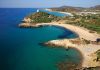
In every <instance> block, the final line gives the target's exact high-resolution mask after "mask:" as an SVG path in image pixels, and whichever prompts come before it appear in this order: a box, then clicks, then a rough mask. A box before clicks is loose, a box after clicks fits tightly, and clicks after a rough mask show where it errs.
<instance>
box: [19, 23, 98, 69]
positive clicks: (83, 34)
mask: <svg viewBox="0 0 100 70" xmlns="http://www.w3.org/2000/svg"><path fill="white" fill-rule="evenodd" d="M59 23H60V24H59ZM46 25H48V26H52V25H53V26H60V27H64V28H65V29H69V30H70V31H72V32H75V33H76V34H78V35H79V38H76V39H61V40H51V41H48V42H45V43H42V44H43V45H46V46H50V47H64V48H67V49H68V48H76V49H78V50H79V51H81V53H82V55H83V57H84V60H83V62H82V67H83V68H92V67H98V66H100V62H97V61H94V60H95V59H97V56H96V55H91V54H94V53H95V52H96V51H97V50H100V42H98V43H97V42H96V39H97V38H99V37H100V35H98V34H95V33H89V30H87V29H84V28H81V27H77V26H74V25H70V24H63V23H62V22H52V23H37V24H35V23H29V22H27V23H21V24H19V27H24V28H31V27H42V26H46ZM76 70H78V69H76ZM79 70H81V69H79ZM83 70H84V69H83Z"/></svg>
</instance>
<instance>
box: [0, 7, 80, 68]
mask: <svg viewBox="0 0 100 70" xmlns="http://www.w3.org/2000/svg"><path fill="white" fill-rule="evenodd" d="M36 10H37V9H29V8H27V9H25V8H23V9H22V8H21V9H18V8H16V9H0V70H58V67H57V63H59V62H62V61H72V62H75V63H78V62H79V61H80V60H79V52H78V51H76V50H73V49H71V50H68V51H66V49H64V48H49V47H46V46H40V45H39V43H40V42H46V41H48V40H53V39H58V38H59V36H61V35H63V33H64V32H65V30H64V29H61V28H57V27H55V26H51V27H50V26H47V27H42V28H31V29H26V28H19V27H18V26H17V25H18V24H19V23H21V20H22V19H23V18H24V17H25V16H27V15H28V14H30V13H33V12H36ZM68 31H69V30H68ZM66 33H67V31H66ZM70 35H71V34H69V35H68V34H67V36H65V37H67V38H69V37H70ZM74 36H75V35H73V37H74ZM73 58H74V59H73Z"/></svg>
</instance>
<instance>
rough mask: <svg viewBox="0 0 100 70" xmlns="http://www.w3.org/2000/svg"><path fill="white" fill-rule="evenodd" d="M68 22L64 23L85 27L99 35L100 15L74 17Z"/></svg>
mask: <svg viewBox="0 0 100 70" xmlns="http://www.w3.org/2000/svg"><path fill="white" fill-rule="evenodd" d="M68 20H69V22H68V21H67V22H66V23H68V24H74V25H77V26H81V27H85V28H87V29H89V30H92V31H96V32H98V33H100V14H97V15H84V16H80V15H75V16H74V17H73V18H71V19H68ZM70 21H71V22H70ZM72 21H73V22H72Z"/></svg>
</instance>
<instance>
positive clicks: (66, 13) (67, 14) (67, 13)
mask: <svg viewBox="0 0 100 70" xmlns="http://www.w3.org/2000/svg"><path fill="white" fill-rule="evenodd" d="M45 10H47V11H51V12H59V13H63V14H67V15H70V16H71V17H73V16H74V15H73V14H71V13H69V12H61V11H52V9H45Z"/></svg>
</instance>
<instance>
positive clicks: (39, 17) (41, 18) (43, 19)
mask: <svg viewBox="0 0 100 70" xmlns="http://www.w3.org/2000/svg"><path fill="white" fill-rule="evenodd" d="M28 18H30V19H31V23H48V22H52V21H55V20H59V19H60V18H59V17H56V16H53V15H50V14H48V13H45V12H37V13H34V14H31V15H29V16H28Z"/></svg>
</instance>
